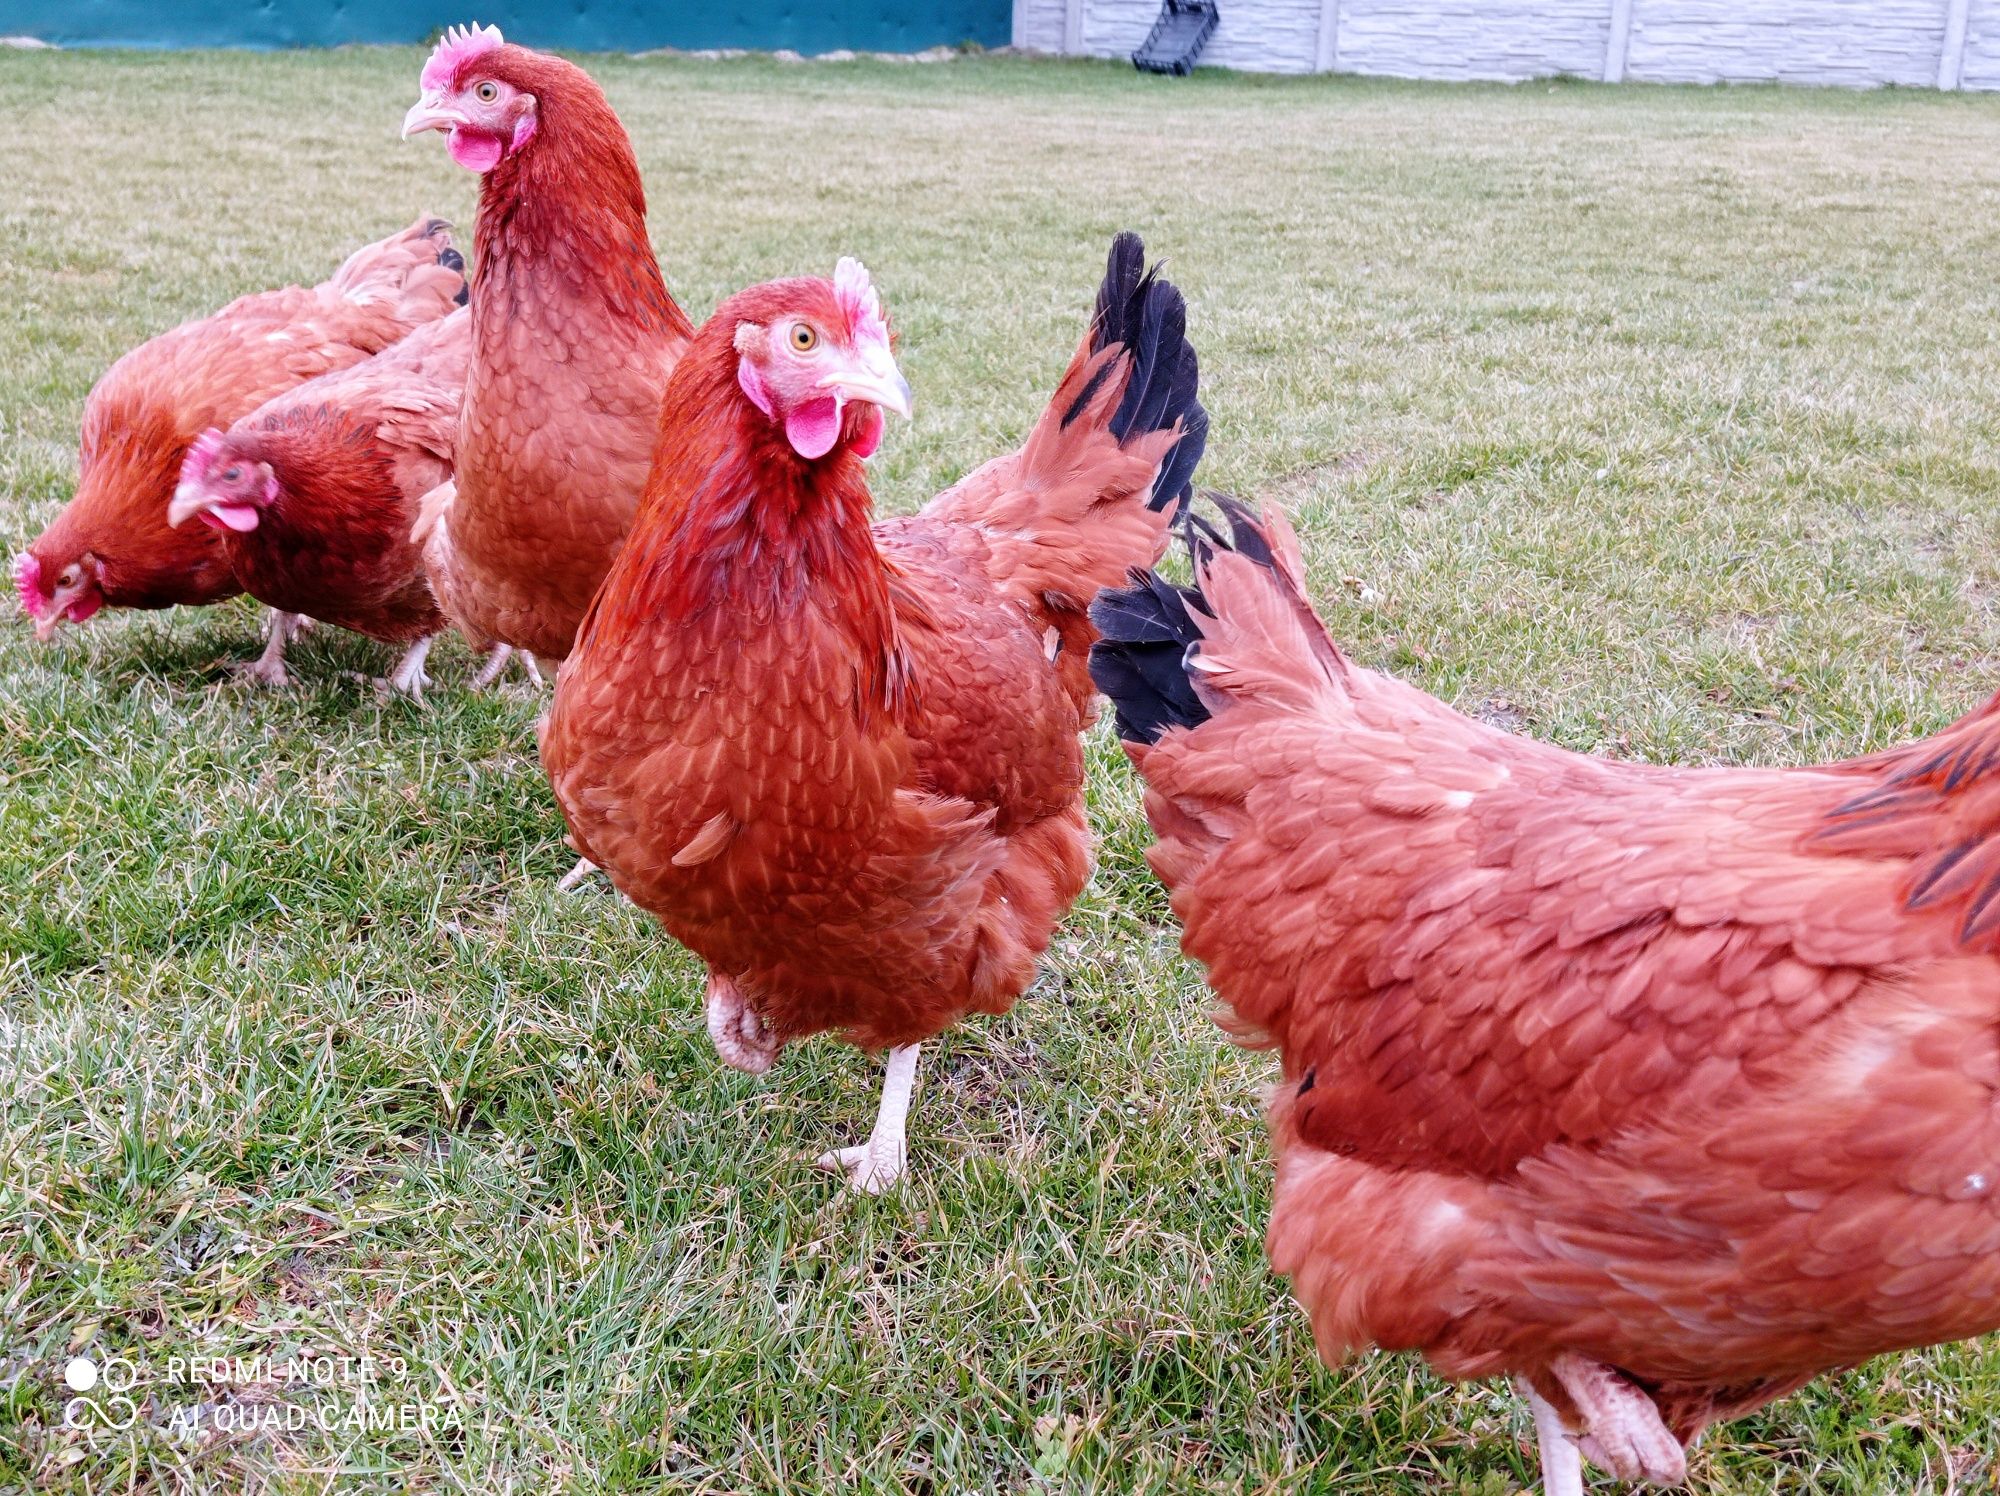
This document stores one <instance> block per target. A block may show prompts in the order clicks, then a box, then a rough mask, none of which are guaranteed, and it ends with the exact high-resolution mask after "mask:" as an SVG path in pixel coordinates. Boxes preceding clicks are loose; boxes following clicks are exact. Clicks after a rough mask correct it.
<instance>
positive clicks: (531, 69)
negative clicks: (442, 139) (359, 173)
mask: <svg viewBox="0 0 2000 1496" xmlns="http://www.w3.org/2000/svg"><path fill="white" fill-rule="evenodd" d="M557 71H567V72H570V73H575V74H576V75H577V77H579V78H581V79H583V81H584V83H585V85H587V86H589V87H591V88H594V87H595V85H594V84H591V83H590V80H589V78H588V76H587V75H586V74H584V72H583V71H582V69H580V68H576V67H573V66H571V65H570V64H569V63H566V62H563V61H562V60H561V59H559V58H554V57H548V56H544V55H543V54H541V53H539V52H530V51H529V50H528V49H527V48H525V47H515V46H509V45H508V43H507V41H506V39H505V38H504V37H502V36H501V35H500V28H499V27H498V26H453V27H451V28H450V29H449V30H447V31H446V32H445V34H444V39H443V40H442V41H440V42H439V43H438V44H437V47H436V49H435V50H434V51H433V52H432V53H431V56H430V61H428V62H426V63H425V64H424V71H423V76H422V77H421V78H420V79H419V80H418V87H419V88H420V89H421V91H422V96H421V97H420V98H418V100H417V102H416V104H415V105H413V106H412V107H411V109H410V112H409V113H408V114H406V115H405V116H403V139H405V140H408V139H409V138H410V137H411V136H412V135H415V134H417V133H418V132H419V131H423V130H443V131H445V132H446V145H447V148H448V149H449V150H450V151H451V159H452V160H454V161H456V162H457V163H458V164H459V165H460V166H463V167H464V168H465V169H466V170H467V171H476V172H479V173H481V174H484V173H486V172H489V171H491V170H493V168H494V167H496V166H498V165H499V164H500V163H501V162H502V161H504V160H506V159H508V158H509V157H510V156H514V155H517V154H518V153H519V152H521V151H522V150H524V149H526V148H527V145H528V142H529V141H531V140H533V139H534V138H535V133H536V131H537V130H539V129H540V128H541V122H542V100H541V98H540V97H539V95H540V94H541V93H543V92H546V91H547V89H548V87H549V85H550V84H551V83H552V82H556V81H558V80H557V79H556V78H555V77H554V76H552V75H553V74H554V73H555V72H557Z"/></svg>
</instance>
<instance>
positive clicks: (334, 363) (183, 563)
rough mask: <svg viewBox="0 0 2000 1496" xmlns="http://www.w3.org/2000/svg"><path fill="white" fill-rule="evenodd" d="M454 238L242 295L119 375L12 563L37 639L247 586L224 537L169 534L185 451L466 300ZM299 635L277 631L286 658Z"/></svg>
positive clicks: (96, 401)
mask: <svg viewBox="0 0 2000 1496" xmlns="http://www.w3.org/2000/svg"><path fill="white" fill-rule="evenodd" d="M449 228H450V225H448V224H447V223H445V221H444V220H443V219H441V218H428V217H426V218H420V219H418V220H417V221H416V222H415V223H413V224H411V225H410V227H409V228H407V229H405V230H403V231H402V232H401V233H399V234H394V235H392V236H390V237H389V238H387V239H384V240H382V241H381V242H380V243H377V244H370V245H367V246H365V247H364V248H362V249H358V250H356V251H355V252H354V254H353V255H352V256H350V257H349V258H348V261H347V263H346V264H344V265H342V266H341V267H340V269H338V270H337V271H335V272H334V273H333V276H332V278H331V279H329V280H327V281H326V282H325V283H324V284H322V285H318V286H315V287H313V288H311V289H310V290H308V289H306V288H304V287H300V286H288V287H286V288H284V289H283V290H279V291H266V292H263V293H261V294H259V295H255V296H245V297H242V298H240V299H239V300H236V301H232V302H231V303H230V304H229V305H228V306H226V307H224V308H223V309H222V310H221V311H219V312H216V313H215V314H214V315H213V316H210V317H204V318H202V319H201V320H200V321H197V322H189V323H186V324H184V325H183V326H180V327H177V328H175V329H173V331H171V332H166V333H162V334H161V335H160V336H159V337H156V338H154V339H152V340H151V341H150V342H147V343H142V344H141V345H140V346H139V347H137V348H135V349H133V350H132V351H131V352H130V353H128V354H126V355H125V356H124V357H123V358H121V359H119V360H118V362H117V363H115V364H113V365H112V366H111V368H110V369H109V370H108V371H107V372H106V373H105V375H104V377H103V378H102V379H100V380H98V382H97V385H96V387H95V388H94V389H92V390H91V392H90V398H89V400H88V401H87V402H86V403H85V405H84V414H83V444H82V458H81V464H80V472H79V477H78V480H77V487H76V496H75V497H74V498H72V499H71V500H70V502H69V504H68V506H67V507H66V508H64V510H63V511H62V513H61V514H59V515H57V516H56V518H55V520H54V522H53V523H52V524H50V525H49V527H48V528H47V529H46V530H44V531H43V532H42V534H41V537H40V538H39V539H37V540H36V541H35V542H34V544H33V545H31V546H29V547H28V549H27V550H26V551H25V552H23V553H22V554H21V555H20V556H18V557H17V558H16V559H15V562H14V585H15V590H16V591H17V593H18V594H19V596H20V601H21V608H22V610H23V611H24V612H25V613H27V614H28V616H29V617H30V618H32V619H33V620H34V624H35V634H36V637H37V638H41V639H46V638H48V637H49V636H50V635H51V634H52V633H54V632H55V630H56V629H57V628H58V627H59V626H61V625H62V624H63V623H64V622H73V623H81V622H82V621H83V620H84V619H86V618H89V617H90V616H91V615H92V614H94V613H96V612H97V610H98V609H99V608H102V607H107V606H109V607H114V608H169V607H174V606H176V605H180V604H187V605H194V604H201V603H212V602H218V601H220V600H221V599H223V598H226V597H234V596H235V595H236V594H237V593H238V592H240V591H242V590H243V589H242V587H241V586H240V585H238V583H237V580H236V577H235V575H234V573H233V572H231V570H230V568H229V560H228V558H227V556H225V555H224V553H223V548H222V546H221V544H220V542H219V540H218V538H217V536H216V534H215V532H214V531H212V530H210V529H209V528H208V527H206V526H200V525H198V526H193V527H190V528H187V529H182V530H175V529H174V528H173V527H171V526H170V525H169V524H168V523H167V504H168V501H169V500H170V499H171V498H172V497H173V491H174V484H175V482H176V480H177V478H178V477H179V474H180V470H181V463H182V461H183V460H184V459H185V458H186V456H187V452H188V448H189V446H190V445H191V444H192V443H193V441H194V439H195V438H196V437H197V436H199V435H200V434H201V433H202V432H203V431H205V430H207V429H208V428H209V427H211V426H217V425H227V424H228V423H229V422H231V421H234V420H236V419H237V418H238V417H240V416H244V415H247V414H249V413H250V412H251V411H253V410H255V409H256V408H257V407H258V406H259V405H262V404H263V403H264V402H265V401H266V400H269V399H270V398H271V397H272V396H274V395H277V394H279V393H281V392H283V391H285V390H288V389H290V388H291V387H292V386H294V385H296V384H302V383H304V382H305V381H306V380H308V379H312V378H314V377H316V376H318V375H321V374H325V373H327V372H329V371H331V370H335V369H343V368H346V367H347V366H348V365H350V364H355V363H359V362H360V361H361V360H362V359H364V358H367V357H369V356H370V355H371V354H374V353H378V352H380V351H381V350H382V349H384V348H386V347H388V346H389V345H390V344H391V343H394V342H395V341H396V340H397V339H399V338H401V337H402V336H403V335H404V334H405V333H407V332H409V331H410V330H411V329H412V328H415V327H419V326H421V325H422V324H424V323H426V322H431V321H435V320H436V319H438V318H440V317H442V316H444V315H445V314H446V313H447V312H449V311H451V310H452V307H453V306H454V304H455V303H457V302H460V301H463V300H464V298H465V262H464V260H463V259H462V258H461V257H460V256H459V254H458V251H457V250H455V249H453V248H452V243H451V236H450V233H449ZM288 632H289V629H288V626H287V623H286V621H285V620H277V621H276V626H275V627H274V628H273V630H272V646H273V650H275V652H276V653H277V655H278V656H279V657H280V658H281V657H282V654H283V647H284V640H285V638H286V636H287V634H288ZM270 658H271V652H270V651H267V653H266V660H267V661H268V660H269V659H270Z"/></svg>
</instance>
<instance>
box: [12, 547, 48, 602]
mask: <svg viewBox="0 0 2000 1496" xmlns="http://www.w3.org/2000/svg"><path fill="white" fill-rule="evenodd" d="M14 592H15V595H16V596H18V597H19V598H20V599H21V611H22V612H23V613H26V614H27V615H28V616H29V617H30V618H39V617H40V616H41V613H42V609H44V608H46V607H47V606H48V605H49V595H48V594H47V593H46V592H44V591H42V563H41V562H40V561H38V560H36V559H35V553H34V552H33V551H23V552H21V554H20V555H18V556H16V557H15V558H14Z"/></svg>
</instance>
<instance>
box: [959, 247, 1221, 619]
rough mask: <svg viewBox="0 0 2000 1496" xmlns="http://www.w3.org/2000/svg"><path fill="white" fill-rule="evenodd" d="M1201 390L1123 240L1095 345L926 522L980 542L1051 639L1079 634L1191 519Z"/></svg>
mask: <svg viewBox="0 0 2000 1496" xmlns="http://www.w3.org/2000/svg"><path fill="white" fill-rule="evenodd" d="M1200 384H1201V375H1200V365H1199V361H1198V360H1197V359H1196V357H1195V351H1194V347H1193V345H1192V344H1190V343H1189V342H1188V340H1187V303H1186V301H1185V300H1184V299H1183V298H1182V296H1181V293H1180V291H1179V290H1178V289H1176V288H1175V287H1174V286H1173V285H1172V284H1171V283H1170V282H1168V281H1164V280H1162V279H1160V275H1159V270H1158V268H1157V267H1154V268H1152V269H1148V268H1147V267H1146V247H1145V245H1144V244H1143V243H1142V242H1141V241H1140V239H1139V236H1138V235H1137V234H1130V233H1126V234H1120V235H1119V236H1118V237H1117V238H1116V239H1115V240H1113V241H1112V244H1111V255H1110V261H1109V263H1108V264H1107V266H1106V268H1105V272H1104V282H1103V284H1102V285H1101V286H1100V287H1099V289H1098V292H1097V311H1096V315H1095V316H1094V317H1093V318H1092V321H1091V326H1090V332H1089V335H1088V336H1086V337H1085V338H1084V340H1083V344H1082V346H1081V347H1079V348H1078V349H1077V352H1076V356H1075V357H1074V358H1072V359H1071V360H1070V364H1069V368H1068V369H1067V370H1065V371H1064V373H1063V377H1062V380H1061V382H1060V383H1058V384H1057V386H1056V391H1055V396H1054V398H1053V399H1051V400H1050V401H1049V404H1048V406H1047V408H1046V409H1045V410H1044V411H1043V412H1042V416H1041V419H1040V420H1038V421H1037V422H1036V423H1035V429H1034V430H1033V431H1032V432H1031V433H1029V436H1028V440H1027V441H1026V442H1025V443H1024V444H1023V445H1022V447H1021V448H1020V450H1019V451H1016V452H1012V453H1010V454H1008V455H1007V456H1005V457H1001V458H998V459H996V460H995V461H993V462H989V463H988V464H986V466H984V467H983V468H980V469H979V470H978V471H977V472H974V473H972V474H970V475H968V476H967V477H966V478H965V479H964V480H963V481H961V482H960V483H958V484H957V485H956V486H954V487H953V488H951V489H950V490H948V491H947V492H945V493H943V494H941V495H939V497H938V498H937V499H936V500H934V501H933V502H932V504H931V505H930V506H929V508H928V509H926V511H925V515H924V518H925V519H926V520H930V519H937V520H943V521H947V522H951V523H960V524H967V525H971V526H973V527H975V528H977V529H978V530H979V531H980V532H981V533H982V534H983V535H984V536H985V537H986V540H987V542H988V544H989V546H990V547H991V551H992V560H991V572H992V576H993V579H994V581H995V582H996V583H997V584H998V585H999V586H1000V587H1002V588H1003V589H1004V590H1005V591H1006V592H1008V593H1009V594H1010V595H1012V596H1015V597H1017V598H1019V599H1020V600H1021V601H1022V602H1023V603H1025V604H1026V605H1027V606H1028V608H1029V609H1030V610H1031V611H1032V612H1034V613H1037V614H1044V615H1050V616H1048V617H1047V620H1046V621H1047V622H1049V623H1051V624H1054V625H1055V626H1057V627H1058V628H1062V627H1063V626H1064V625H1065V624H1066V623H1067V622H1070V621H1073V622H1074V623H1075V624H1076V625H1077V626H1078V627H1081V625H1082V622H1083V620H1082V611H1083V609H1084V607H1085V605H1086V604H1087V603H1088V602H1089V600H1090V599H1091V598H1092V597H1094V596H1095V595H1096V593H1097V591H1098V589H1099V588H1102V587H1109V586H1113V585H1115V584H1116V583H1117V582H1119V581H1120V580H1121V579H1122V578H1124V577H1125V575H1126V574H1127V573H1128V572H1129V571H1130V570H1131V569H1132V568H1133V567H1135V566H1148V565H1151V564H1152V563H1153V562H1154V561H1157V560H1158V559H1159V556H1160V553H1161V551H1162V550H1163V549H1164V548H1165V545H1166V534H1167V529H1168V526H1169V525H1170V524H1171V523H1172V521H1173V519H1174V518H1176V517H1178V515H1179V514H1180V513H1181V512H1182V511H1183V510H1185V508H1186V506H1187V501H1188V497H1189V494H1190V492H1191V490H1192V482H1193V477H1194V470H1195V465H1196V464H1197V463H1198V462H1200V461H1201V455H1202V450H1203V448H1204V447H1205V446H1206V444H1207V440H1208V412H1207V411H1205V410H1203V409H1202V406H1201V401H1200V399H1199V391H1200ZM1064 615H1067V616H1064ZM1078 642H1079V644H1081V643H1082V642H1084V641H1083V640H1082V639H1079V641H1078Z"/></svg>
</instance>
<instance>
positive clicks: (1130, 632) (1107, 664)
mask: <svg viewBox="0 0 2000 1496" xmlns="http://www.w3.org/2000/svg"><path fill="white" fill-rule="evenodd" d="M1204 497H1205V498H1207V500H1208V501H1209V502H1210V503H1211V504H1213V505H1215V507H1216V508H1217V509H1218V510H1219V511H1221V514H1222V517H1223V519H1224V520H1226V521H1227V522H1228V524H1229V530H1230V534H1229V536H1228V538H1226V539H1225V538H1224V537H1223V534H1222V532H1221V531H1220V530H1218V529H1216V528H1215V526H1214V525H1212V524H1210V523H1209V522H1208V521H1207V520H1205V519H1203V518H1202V517H1201V516H1200V515H1199V514H1196V513H1194V512H1193V511H1192V509H1190V510H1189V512H1188V514H1187V517H1186V521H1185V524H1184V525H1183V528H1182V536H1183V538H1184V539H1185V540H1186V542H1187V548H1188V554H1189V556H1191V557H1192V558H1193V560H1194V563H1195V568H1196V575H1197V576H1199V575H1200V571H1201V568H1202V567H1204V566H1205V565H1206V564H1207V563H1208V561H1209V559H1210V558H1211V557H1213V556H1214V555H1215V554H1216V553H1217V552H1219V551H1237V552H1240V553H1241V554H1243V555H1245V556H1248V557H1249V558H1250V559H1251V560H1252V561H1255V562H1256V563H1257V564H1258V565H1259V566H1267V567H1273V568H1275V567H1276V565H1277V559H1276V557H1274V556H1273V555H1272V554H1271V545H1270V542H1269V540H1267V539H1266V538H1265V535H1264V532H1263V531H1262V530H1261V529H1259V528H1258V526H1257V517H1256V515H1255V513H1254V512H1253V511H1252V510H1251V508H1250V506H1249V505H1248V504H1245V503H1244V502H1243V501H1242V500H1241V499H1233V498H1231V497H1230V496H1229V495H1228V494H1224V493H1217V492H1216V491H1215V490H1213V489H1210V490H1208V491H1207V492H1206V493H1205V494H1204ZM1196 613H1199V614H1201V615H1202V616H1203V617H1204V618H1213V617H1214V616H1215V610H1214V609H1213V608H1211V607H1210V606H1209V605H1208V599H1207V598H1205V597H1203V596H1202V594H1201V589H1200V587H1199V586H1198V585H1197V586H1194V587H1177V586H1175V585H1174V584H1173V583H1172V582H1169V581H1168V580H1167V579H1166V578H1165V577H1163V576H1161V575H1160V574H1159V573H1158V572H1156V571H1134V572H1133V573H1132V585H1131V586H1129V587H1123V588H1113V587H1107V588H1105V589H1104V590H1103V591H1102V592H1100V593H1098V594H1097V601H1096V602H1094V603H1092V604H1091V605H1090V621H1091V622H1092V623H1093V624H1095V625H1096V627H1097V633H1098V640H1097V642H1096V643H1095V644H1093V645H1092V646H1091V647H1090V678H1091V679H1092V680H1093V681H1095V682H1096V683H1097V689H1098V690H1100V691H1102V692H1103V693H1104V695H1105V696H1106V697H1107V698H1108V699H1109V700H1110V702H1111V705H1112V706H1113V707H1114V708H1115V709H1116V711H1117V714H1118V736H1119V737H1121V738H1123V739H1124V740H1125V741H1126V742H1128V743H1157V742H1158V741H1159V740H1160V734H1161V733H1163V732H1165V731H1166V730H1167V729H1168V728H1170V727H1199V726H1200V725H1201V724H1202V723H1204V722H1206V721H1207V720H1208V717H1209V711H1208V708H1207V707H1206V706H1204V705H1203V704H1202V700H1201V697H1200V696H1198V695H1197V694H1196V693H1195V689H1194V682H1193V678H1192V677H1191V676H1190V675H1189V674H1188V661H1189V660H1190V659H1191V658H1193V656H1194V655H1195V654H1197V653H1199V646H1200V644H1201V631H1200V630H1199V629H1198V628H1197V627H1196V626H1195V621H1194V615H1195V614H1196Z"/></svg>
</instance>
